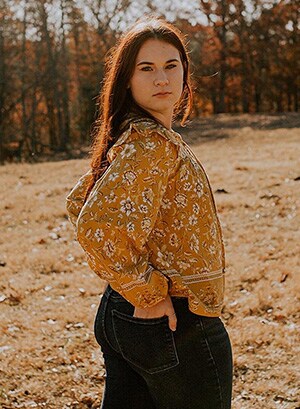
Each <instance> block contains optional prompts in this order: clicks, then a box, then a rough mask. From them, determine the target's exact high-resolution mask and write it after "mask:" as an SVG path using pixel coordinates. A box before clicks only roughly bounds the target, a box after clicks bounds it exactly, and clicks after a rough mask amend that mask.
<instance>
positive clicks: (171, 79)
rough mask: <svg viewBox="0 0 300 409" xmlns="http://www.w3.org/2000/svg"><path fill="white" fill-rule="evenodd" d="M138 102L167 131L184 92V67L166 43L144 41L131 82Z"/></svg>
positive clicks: (152, 40) (173, 49) (153, 40)
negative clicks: (177, 103) (175, 107)
mask: <svg viewBox="0 0 300 409" xmlns="http://www.w3.org/2000/svg"><path fill="white" fill-rule="evenodd" d="M129 87H130V89H131V93H132V96H133V98H134V100H135V102H136V103H137V104H138V105H140V106H141V107H142V108H143V109H145V110H146V111H148V112H149V113H150V114H152V115H153V116H154V117H155V118H157V119H158V120H160V121H161V122H162V123H163V124H164V125H165V126H166V127H167V128H170V127H171V121H172V116H173V111H174V106H175V104H176V102H177V101H178V100H179V99H180V97H181V94H182V91H183V66H182V63H181V59H180V54H179V51H178V50H177V48H176V47H174V46H173V45H172V44H169V43H167V42H165V41H161V40H156V39H150V40H147V41H145V43H144V44H143V45H142V46H141V48H140V51H139V53H138V55H137V58H136V62H135V67H134V71H133V75H132V77H131V80H130V81H129Z"/></svg>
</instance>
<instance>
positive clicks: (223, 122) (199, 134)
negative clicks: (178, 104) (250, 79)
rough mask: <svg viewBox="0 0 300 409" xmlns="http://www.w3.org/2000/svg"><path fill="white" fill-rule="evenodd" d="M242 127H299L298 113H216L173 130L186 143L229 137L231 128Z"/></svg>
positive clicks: (299, 116) (263, 128)
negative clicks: (179, 134)
mask: <svg viewBox="0 0 300 409" xmlns="http://www.w3.org/2000/svg"><path fill="white" fill-rule="evenodd" d="M242 128H251V129H255V130H273V129H279V128H280V129H292V128H300V114H299V113H294V112H293V113H291V112H288V113H282V114H253V115H250V114H236V115H235V114H218V115H214V116H211V117H207V118H198V119H194V120H192V121H190V123H189V124H187V125H186V127H185V128H182V127H180V126H176V127H175V130H176V131H178V132H180V133H181V134H182V136H183V138H184V139H185V140H186V141H187V142H188V143H190V144H193V143H198V142H200V141H201V142H209V141H213V140H216V139H225V138H229V137H231V135H232V134H231V131H232V130H235V129H242ZM299 132H300V131H299Z"/></svg>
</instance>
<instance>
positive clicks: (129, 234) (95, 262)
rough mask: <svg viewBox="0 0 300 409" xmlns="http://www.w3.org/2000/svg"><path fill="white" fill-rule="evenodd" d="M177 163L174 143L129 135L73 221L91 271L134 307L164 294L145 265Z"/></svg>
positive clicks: (164, 284)
mask: <svg viewBox="0 0 300 409" xmlns="http://www.w3.org/2000/svg"><path fill="white" fill-rule="evenodd" d="M118 148H120V147H118ZM176 159H177V149H176V147H175V145H173V144H172V142H170V141H168V140H166V139H165V138H163V137H162V136H160V135H159V134H156V133H152V134H150V135H142V136H140V135H139V134H137V133H134V134H132V135H131V137H130V139H129V140H127V141H126V143H124V144H123V145H122V150H121V151H119V153H118V155H117V156H116V157H115V159H114V160H113V162H112V163H111V164H110V166H109V168H108V169H107V171H106V172H105V174H104V175H103V176H102V177H101V178H100V179H99V180H98V181H97V182H96V185H95V187H94V189H93V191H92V192H91V194H90V196H89V198H88V200H87V202H86V203H85V205H84V207H83V209H82V212H81V214H80V217H79V219H78V222H77V238H78V241H79V243H80V244H81V246H82V247H83V249H84V250H85V252H86V254H87V256H88V262H89V265H90V266H91V268H92V269H93V270H94V271H95V272H96V273H97V274H98V275H99V276H100V277H101V278H102V279H104V280H106V281H108V282H109V283H110V285H111V287H112V288H113V289H114V290H116V291H118V292H119V293H120V294H121V295H122V296H123V297H124V298H126V299H127V300H128V301H129V302H130V303H131V304H133V305H134V306H135V307H139V308H149V307H153V306H154V305H156V304H158V303H160V302H161V301H163V300H165V299H166V297H167V295H168V279H167V277H166V276H164V274H162V273H161V272H160V271H158V270H156V269H155V268H154V267H153V266H152V265H151V264H150V263H149V254H148V249H147V240H148V237H149V234H150V233H151V231H152V229H153V227H154V225H155V222H156V219H157V216H158V213H159V209H160V205H161V201H162V198H163V195H164V192H165V190H166V188H167V184H168V179H169V176H170V174H171V173H172V171H173V169H174V167H175V165H176Z"/></svg>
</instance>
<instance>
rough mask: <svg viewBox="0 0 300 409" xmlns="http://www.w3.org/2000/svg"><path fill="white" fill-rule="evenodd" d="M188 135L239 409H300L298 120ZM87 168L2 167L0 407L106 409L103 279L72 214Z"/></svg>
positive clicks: (209, 127)
mask: <svg viewBox="0 0 300 409" xmlns="http://www.w3.org/2000/svg"><path fill="white" fill-rule="evenodd" d="M181 132H182V135H183V137H184V138H185V139H186V140H187V142H189V143H190V144H191V147H192V149H193V150H194V152H195V153H196V155H197V157H198V158H199V160H200V161H201V163H202V164H203V166H204V168H205V169H206V172H207V174H208V177H209V179H210V182H211V185H212V189H213V191H214V195H215V200H216V205H217V208H218V212H219V217H220V221H221V225H222V230H223V234H224V242H225V247H226V266H227V273H226V297H225V305H224V308H223V312H222V319H223V321H224V323H225V325H226V327H227V330H228V332H229V334H230V337H231V342H232V347H233V353H234V390H233V409H248V408H263V409H265V408H282V409H283V408H288V409H292V408H293V409H296V408H299V407H300V400H299V396H300V393H299V390H300V388H299V355H300V354H299V310H298V308H297V303H298V302H299V278H298V281H297V280H296V278H297V277H296V274H298V277H299V242H300V233H299V232H300V229H299V213H298V212H299V184H300V166H299V157H300V116H299V115H297V114H282V115H278V116H276V115H275V116H270V115H269V116H268V115H255V116H249V115H239V116H228V115H219V116H217V117H214V118H207V119H202V120H198V121H194V123H192V124H190V125H189V126H188V127H187V128H185V129H184V130H183V131H181ZM88 166H89V162H88V160H84V159H83V160H82V159H81V160H69V161H60V162H49V163H39V164H7V165H5V166H2V167H0V178H1V179H0V180H1V187H2V189H1V192H0V200H1V209H0V212H1V218H0V229H1V236H0V273H1V275H0V330H1V341H0V359H1V360H0V408H3V409H8V408H34V407H37V408H39V407H45V408H49V409H52V408H55V409H67V408H78V409H81V408H94V409H95V408H99V403H100V401H101V394H102V391H103V384H104V374H105V372H104V369H103V362H102V356H101V353H100V349H99V347H98V345H97V344H96V341H95V339H94V335H93V320H94V316H95V313H96V310H97V306H98V303H99V299H100V295H101V292H102V289H103V282H102V281H101V280H100V279H99V278H98V277H97V276H96V275H95V274H94V273H93V272H92V271H91V270H90V269H89V267H88V266H87V263H86V260H85V256H84V254H83V251H82V250H81V248H80V246H79V244H78V243H77V242H76V241H75V236H74V231H73V229H72V226H71V224H70V223H69V222H68V220H67V214H66V210H65V197H66V195H67V193H68V192H69V191H70V189H71V188H72V187H73V185H74V184H75V182H76V181H77V180H78V178H79V177H80V176H81V175H82V174H83V173H84V172H85V171H86V170H87V169H88ZM298 305H299V304H298ZM297 371H298V373H297ZM141 409H142V408H141Z"/></svg>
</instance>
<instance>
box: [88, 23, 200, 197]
mask: <svg viewBox="0 0 300 409" xmlns="http://www.w3.org/2000/svg"><path fill="white" fill-rule="evenodd" d="M153 38H154V39H157V40H161V41H165V42H167V43H169V44H171V45H173V46H174V47H175V48H177V50H178V51H179V54H180V58H181V62H182V65H183V91H182V95H181V98H180V100H179V101H178V103H177V105H176V107H175V110H174V115H175V116H176V117H177V116H179V115H180V116H181V125H184V123H185V121H186V120H187V118H188V116H189V114H190V112H191V109H192V100H193V95H192V88H191V84H190V62H189V57H188V54H187V51H186V45H185V39H184V36H183V34H182V33H181V32H180V31H179V30H178V29H177V28H176V27H174V26H173V25H172V24H170V23H168V22H166V21H165V20H163V19H161V18H157V17H153V16H146V17H143V18H141V19H139V20H138V21H137V22H136V23H135V24H134V25H133V26H132V28H131V29H129V30H128V31H127V32H126V33H125V34H124V35H123V36H122V37H121V38H120V39H119V41H118V42H117V44H116V45H115V46H114V47H113V48H112V49H111V50H110V52H109V54H108V58H107V60H106V70H105V76H104V82H103V87H102V90H101V93H100V95H99V96H98V104H99V117H98V119H97V120H96V121H95V127H94V129H95V131H94V136H93V144H92V150H91V168H92V174H93V179H92V181H91V184H90V186H89V187H88V190H87V193H86V196H85V200H86V199H87V197H88V195H89V193H90V191H91V189H92V188H93V186H94V184H95V183H96V181H97V180H98V179H99V177H100V176H101V174H102V173H103V172H104V171H105V169H106V168H107V166H108V161H107V159H106V154H107V152H108V150H109V149H110V148H111V147H112V146H113V145H114V143H115V142H116V141H117V139H118V138H119V136H120V135H121V133H122V132H123V131H124V130H125V129H126V128H125V129H121V125H122V123H124V121H125V120H126V117H127V115H128V114H129V113H135V114H137V115H139V116H143V117H148V118H151V119H154V120H156V121H157V119H155V118H154V117H153V116H152V115H151V114H150V113H149V112H147V111H145V110H144V109H142V108H141V107H140V106H139V105H138V104H137V103H136V102H135V101H134V99H133V97H132V95H131V91H130V89H129V88H128V87H127V85H128V83H129V81H130V79H131V77H132V75H133V71H134V67H135V61H136V57H137V54H138V52H139V50H140V48H141V46H142V45H143V44H144V42H145V41H147V40H149V39H153Z"/></svg>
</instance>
